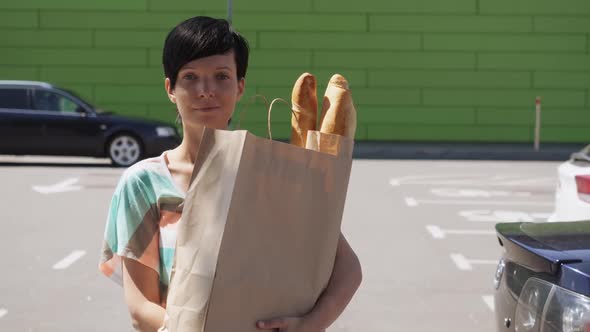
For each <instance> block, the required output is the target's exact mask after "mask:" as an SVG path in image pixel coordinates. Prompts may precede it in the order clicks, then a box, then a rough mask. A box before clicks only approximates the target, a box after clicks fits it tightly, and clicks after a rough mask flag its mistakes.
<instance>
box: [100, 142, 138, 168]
mask: <svg viewBox="0 0 590 332" xmlns="http://www.w3.org/2000/svg"><path fill="white" fill-rule="evenodd" d="M107 153H108V155H109V158H111V161H112V162H113V164H114V165H115V166H119V167H125V166H131V165H133V164H135V163H136V162H138V161H139V160H140V159H141V157H142V155H143V150H142V147H141V143H140V141H139V139H138V138H136V137H135V136H131V135H129V134H118V135H115V136H113V138H111V139H110V140H109V143H108V144H107Z"/></svg>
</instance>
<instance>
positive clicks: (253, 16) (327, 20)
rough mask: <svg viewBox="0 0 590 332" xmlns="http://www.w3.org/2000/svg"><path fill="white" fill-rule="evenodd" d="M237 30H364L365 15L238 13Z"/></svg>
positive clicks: (234, 21) (235, 23)
mask: <svg viewBox="0 0 590 332" xmlns="http://www.w3.org/2000/svg"><path fill="white" fill-rule="evenodd" d="M233 24H234V25H235V26H236V28H237V29H239V30H253V31H265V32H267V31H273V32H276V31H291V32H301V31H313V32H318V31H335V32H339V33H343V32H354V31H366V29H367V17H366V16H365V15H362V14H357V15H351V14H341V15H333V14H329V15H325V14H310V13H305V14H292V13H281V12H278V13H273V14H272V15H269V14H261V13H239V14H237V15H236V16H235V17H234V19H233Z"/></svg>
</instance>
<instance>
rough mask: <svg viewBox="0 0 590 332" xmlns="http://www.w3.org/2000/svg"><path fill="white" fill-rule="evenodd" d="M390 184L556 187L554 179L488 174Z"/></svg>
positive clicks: (414, 178)
mask: <svg viewBox="0 0 590 332" xmlns="http://www.w3.org/2000/svg"><path fill="white" fill-rule="evenodd" d="M389 184H390V185H392V186H394V187H397V186H401V185H455V186H456V185H469V186H486V187H489V186H500V187H501V186H509V187H511V186H522V185H534V186H536V187H538V186H547V185H549V186H554V185H555V178H553V177H532V178H531V177H527V176H526V175H495V176H489V175H488V174H475V175H465V174H445V175H415V176H404V177H400V178H392V179H390V180H389Z"/></svg>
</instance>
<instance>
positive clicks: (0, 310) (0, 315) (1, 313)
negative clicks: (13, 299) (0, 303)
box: [0, 308, 8, 318]
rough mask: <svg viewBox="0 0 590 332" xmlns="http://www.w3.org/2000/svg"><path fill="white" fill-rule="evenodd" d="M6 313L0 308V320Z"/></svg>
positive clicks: (6, 311)
mask: <svg viewBox="0 0 590 332" xmlns="http://www.w3.org/2000/svg"><path fill="white" fill-rule="evenodd" d="M7 313H8V310H6V309H4V308H0V318H2V317H4V316H6V314H7Z"/></svg>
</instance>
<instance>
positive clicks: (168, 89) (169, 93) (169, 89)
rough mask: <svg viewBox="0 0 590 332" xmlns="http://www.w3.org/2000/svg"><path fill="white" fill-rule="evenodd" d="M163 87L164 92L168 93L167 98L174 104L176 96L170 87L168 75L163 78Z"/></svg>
mask: <svg viewBox="0 0 590 332" xmlns="http://www.w3.org/2000/svg"><path fill="white" fill-rule="evenodd" d="M164 88H165V89H166V93H167V94H168V99H170V101H171V102H172V103H173V104H176V96H175V95H174V89H172V87H171V86H170V79H169V78H168V77H166V79H165V80H164Z"/></svg>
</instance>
